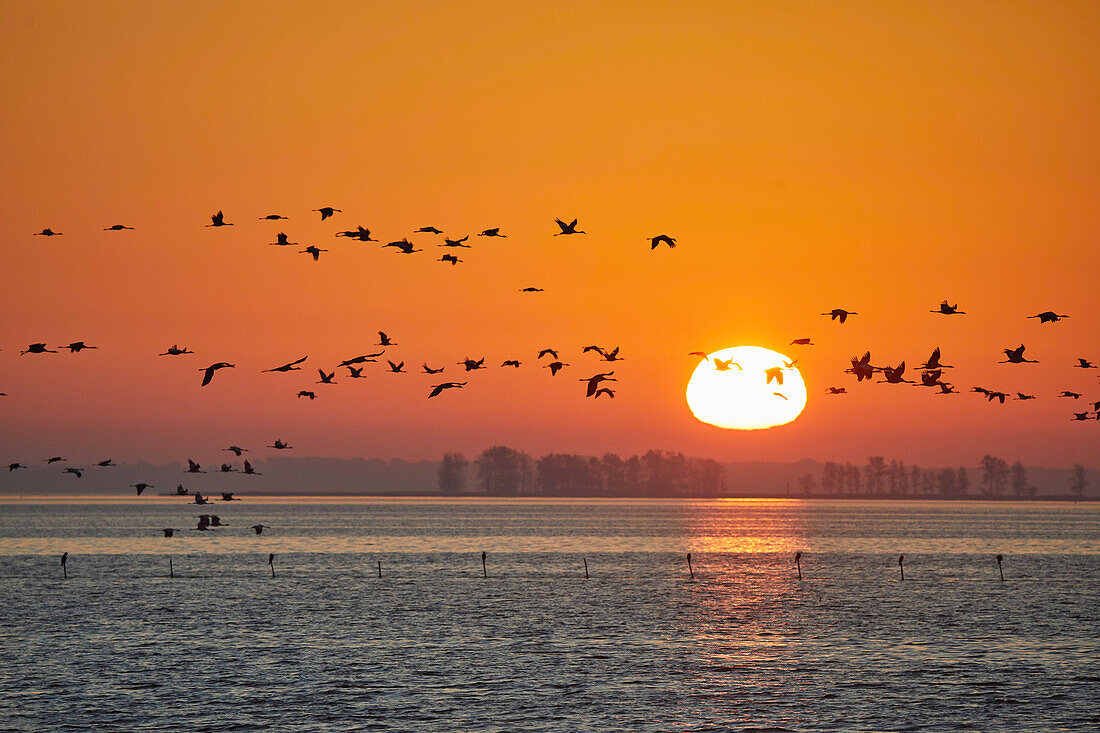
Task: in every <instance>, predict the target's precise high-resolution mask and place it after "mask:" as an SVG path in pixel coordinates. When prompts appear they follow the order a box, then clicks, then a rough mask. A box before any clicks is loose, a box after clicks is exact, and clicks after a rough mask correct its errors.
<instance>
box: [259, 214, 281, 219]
mask: <svg viewBox="0 0 1100 733" xmlns="http://www.w3.org/2000/svg"><path fill="white" fill-rule="evenodd" d="M286 218H287V217H285V216H282V215H281V214H268V215H267V216H261V217H260V221H278V220H279V219H286Z"/></svg>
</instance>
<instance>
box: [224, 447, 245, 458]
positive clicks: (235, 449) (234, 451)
mask: <svg viewBox="0 0 1100 733" xmlns="http://www.w3.org/2000/svg"><path fill="white" fill-rule="evenodd" d="M222 450H227V451H229V452H231V453H232V454H233V455H235V456H237V458H240V457H241V454H242V453H247V452H248V448H242V447H240V446H239V445H231V446H229V447H228V448H222Z"/></svg>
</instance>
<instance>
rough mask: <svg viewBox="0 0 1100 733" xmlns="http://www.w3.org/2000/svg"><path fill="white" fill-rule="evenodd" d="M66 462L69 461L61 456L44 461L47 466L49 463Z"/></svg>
mask: <svg viewBox="0 0 1100 733" xmlns="http://www.w3.org/2000/svg"><path fill="white" fill-rule="evenodd" d="M67 460H69V459H68V458H62V457H61V456H54V457H53V458H47V459H46V465H47V466H48V465H50V464H51V463H57V462H59V461H67Z"/></svg>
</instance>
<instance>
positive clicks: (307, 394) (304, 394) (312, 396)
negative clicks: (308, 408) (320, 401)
mask: <svg viewBox="0 0 1100 733" xmlns="http://www.w3.org/2000/svg"><path fill="white" fill-rule="evenodd" d="M302 397H308V398H309V399H311V400H315V399H317V395H316V394H315V393H313V392H310V391H309V390H308V389H303V390H302V391H300V392H299V393H298V398H299V399H301V398H302Z"/></svg>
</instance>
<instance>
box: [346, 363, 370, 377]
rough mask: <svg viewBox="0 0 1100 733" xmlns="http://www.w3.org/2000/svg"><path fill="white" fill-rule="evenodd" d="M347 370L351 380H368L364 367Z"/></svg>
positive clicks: (350, 367) (351, 367)
mask: <svg viewBox="0 0 1100 733" xmlns="http://www.w3.org/2000/svg"><path fill="white" fill-rule="evenodd" d="M347 369H348V372H349V374H348V378H349V379H366V377H364V376H363V367H359V368H358V369H356V368H355V367H353V366H349V367H348V368H347Z"/></svg>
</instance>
